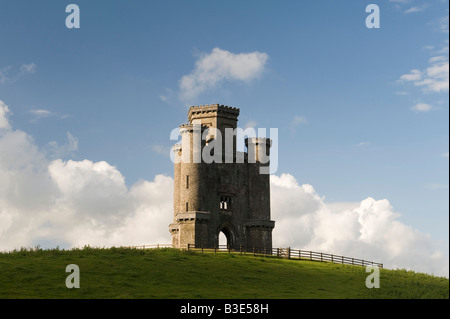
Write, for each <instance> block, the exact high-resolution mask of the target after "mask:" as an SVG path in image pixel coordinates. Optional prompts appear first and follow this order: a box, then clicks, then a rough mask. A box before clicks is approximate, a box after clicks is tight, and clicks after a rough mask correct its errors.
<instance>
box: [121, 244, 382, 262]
mask: <svg viewBox="0 0 450 319" xmlns="http://www.w3.org/2000/svg"><path fill="white" fill-rule="evenodd" d="M129 248H137V249H151V248H174V246H173V245H172V244H157V245H140V246H129ZM179 249H183V250H188V251H199V252H202V253H206V252H209V253H215V254H217V253H228V254H241V255H243V254H246V255H247V254H253V255H255V256H256V255H259V256H266V257H278V258H287V259H297V260H312V261H321V262H332V263H338V264H345V265H354V266H364V267H366V266H376V267H378V268H383V264H382V263H379V262H374V261H368V260H364V259H359V258H353V257H346V256H341V255H334V254H328V253H322V252H317V251H311V250H301V249H293V248H291V247H287V248H272V249H265V248H255V247H252V248H250V249H249V248H245V247H242V246H239V248H231V247H230V246H227V245H218V246H214V247H211V246H209V247H208V246H198V245H197V246H196V245H194V244H187V245H185V246H183V247H180V248H179Z"/></svg>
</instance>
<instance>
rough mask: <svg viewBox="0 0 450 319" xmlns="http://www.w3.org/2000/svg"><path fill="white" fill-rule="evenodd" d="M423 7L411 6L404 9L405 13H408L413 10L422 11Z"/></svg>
mask: <svg viewBox="0 0 450 319" xmlns="http://www.w3.org/2000/svg"><path fill="white" fill-rule="evenodd" d="M423 10H424V8H423V7H411V8H409V9H407V10H405V14H409V13H414V12H420V11H423Z"/></svg>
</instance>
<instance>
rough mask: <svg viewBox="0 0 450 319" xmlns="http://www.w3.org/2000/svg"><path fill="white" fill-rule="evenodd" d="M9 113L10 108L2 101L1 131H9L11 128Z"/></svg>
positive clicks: (0, 107) (0, 106)
mask: <svg viewBox="0 0 450 319" xmlns="http://www.w3.org/2000/svg"><path fill="white" fill-rule="evenodd" d="M9 113H10V110H9V108H8V106H7V105H6V104H5V103H3V102H2V101H1V100H0V130H2V129H3V130H9V129H10V128H11V126H10V124H9V120H8V114H9Z"/></svg>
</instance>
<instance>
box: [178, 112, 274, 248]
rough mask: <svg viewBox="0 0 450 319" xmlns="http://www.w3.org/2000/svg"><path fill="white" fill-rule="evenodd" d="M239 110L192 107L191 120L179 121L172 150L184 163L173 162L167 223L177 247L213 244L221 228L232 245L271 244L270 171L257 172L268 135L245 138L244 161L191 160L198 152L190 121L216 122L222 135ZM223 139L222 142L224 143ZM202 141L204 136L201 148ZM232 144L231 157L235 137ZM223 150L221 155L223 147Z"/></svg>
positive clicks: (204, 124)
mask: <svg viewBox="0 0 450 319" xmlns="http://www.w3.org/2000/svg"><path fill="white" fill-rule="evenodd" d="M238 115H239V109H237V108H232V107H227V106H219V105H217V104H216V105H207V106H201V107H191V108H190V109H189V113H188V119H189V124H187V125H182V126H180V131H181V133H182V145H176V146H175V147H174V148H173V150H174V152H175V156H176V157H178V159H179V160H181V159H182V158H183V156H185V157H184V162H183V161H182V160H181V161H179V162H178V161H177V160H176V163H175V165H174V221H173V223H172V224H171V225H170V231H171V233H172V243H173V244H174V245H175V246H177V247H183V246H186V245H187V244H192V245H196V246H202V245H203V246H204V247H213V246H217V244H218V235H219V233H220V232H221V231H223V233H224V234H225V235H226V237H227V240H228V244H229V245H230V246H231V247H232V248H238V247H240V246H241V247H244V248H246V249H253V248H254V247H256V248H258V249H261V248H267V249H271V247H272V229H273V227H274V222H273V221H271V220H270V183H269V182H270V181H269V178H270V175H269V174H260V167H261V165H269V163H266V164H261V163H260V162H259V161H260V159H261V155H262V154H261V144H266V145H267V146H268V147H267V154H268V149H269V147H270V140H269V139H262V138H258V139H248V140H246V144H248V148H249V150H250V152H249V155H248V154H245V158H246V161H245V162H244V163H235V162H234V163H225V162H224V161H222V163H215V162H213V163H210V164H208V163H204V162H203V161H202V162H201V163H194V159H195V156H198V154H196V153H195V150H194V149H193V145H194V144H193V143H194V138H193V135H194V134H193V133H194V131H193V125H192V124H193V122H194V121H197V122H198V123H199V124H201V125H202V132H203V130H204V129H206V127H215V128H218V129H219V130H220V131H221V132H222V137H225V128H227V127H229V128H233V129H235V128H236V127H237V117H238ZM211 138H214V135H212V136H211ZM212 141H213V140H209V141H208V142H210V143H211V142H212ZM224 144H225V143H224V141H222V145H223V147H224ZM205 145H206V142H205V141H202V144H201V149H203V148H204V147H205ZM233 145H234V151H233V157H235V156H236V140H235V138H234V143H233ZM188 148H189V156H187V153H186V150H188ZM183 151H184V152H185V153H184V154H183ZM222 154H223V156H224V154H225V149H224V148H223V152H222ZM197 158H198V157H197ZM223 159H224V157H223Z"/></svg>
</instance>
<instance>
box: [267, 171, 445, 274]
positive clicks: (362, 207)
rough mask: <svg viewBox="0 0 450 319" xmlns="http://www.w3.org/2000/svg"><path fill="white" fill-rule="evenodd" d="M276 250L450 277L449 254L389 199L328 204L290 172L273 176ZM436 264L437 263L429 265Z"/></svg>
mask: <svg viewBox="0 0 450 319" xmlns="http://www.w3.org/2000/svg"><path fill="white" fill-rule="evenodd" d="M271 206H272V218H273V219H274V220H275V221H276V226H275V229H274V232H273V241H274V243H273V244H274V246H275V247H279V246H282V247H286V246H290V247H295V248H301V249H305V250H314V251H322V252H329V253H334V254H338V255H339V254H341V255H345V256H349V257H355V258H364V259H367V260H373V261H379V262H383V263H384V265H385V267H388V268H408V269H413V270H415V271H422V272H428V273H434V274H438V275H445V276H448V256H444V255H445V254H444V253H443V252H441V251H439V250H438V249H437V248H436V247H435V244H434V243H433V241H432V240H431V238H430V236H429V235H427V234H423V233H421V232H419V231H417V230H415V229H413V228H412V227H410V226H408V225H405V224H404V223H402V222H401V221H400V219H399V218H400V216H399V214H397V213H396V212H395V211H394V209H393V207H392V205H391V204H390V203H389V201H388V200H387V199H381V200H375V199H373V198H371V197H368V198H366V199H364V200H362V201H361V202H356V203H332V204H329V203H326V202H325V200H324V198H323V197H321V196H319V195H318V194H317V192H316V191H315V190H314V188H313V187H312V186H311V185H299V184H298V183H297V181H296V180H295V178H294V177H293V176H291V175H289V174H281V176H275V175H272V176H271ZM430 260H432V261H433V262H430Z"/></svg>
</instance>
